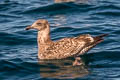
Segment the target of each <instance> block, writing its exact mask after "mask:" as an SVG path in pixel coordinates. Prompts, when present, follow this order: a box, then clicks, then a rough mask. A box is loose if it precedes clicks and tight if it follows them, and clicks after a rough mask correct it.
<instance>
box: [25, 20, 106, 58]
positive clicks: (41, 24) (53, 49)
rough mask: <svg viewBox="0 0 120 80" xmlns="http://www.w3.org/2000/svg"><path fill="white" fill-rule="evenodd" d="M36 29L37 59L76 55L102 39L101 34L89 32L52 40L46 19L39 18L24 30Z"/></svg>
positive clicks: (84, 51)
mask: <svg viewBox="0 0 120 80" xmlns="http://www.w3.org/2000/svg"><path fill="white" fill-rule="evenodd" d="M29 29H37V30H38V37H37V41H38V58H39V59H63V58H68V57H77V56H80V55H82V54H84V53H86V52H87V51H89V50H90V49H91V48H92V47H94V46H96V45H97V44H98V43H100V42H101V41H103V39H102V38H103V37H104V36H106V35H107V34H103V35H100V36H97V37H92V36H91V35H89V34H84V35H80V36H77V37H71V38H63V39H61V40H58V41H52V40H51V38H50V27H49V23H48V21H47V20H44V19H39V20H37V21H36V22H34V23H33V24H32V25H31V26H28V27H27V28H26V30H29Z"/></svg>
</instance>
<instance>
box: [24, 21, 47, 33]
mask: <svg viewBox="0 0 120 80" xmlns="http://www.w3.org/2000/svg"><path fill="white" fill-rule="evenodd" d="M46 28H49V23H48V21H47V20H45V19H39V20H37V21H35V22H34V23H33V24H32V25H30V26H28V27H26V30H29V29H36V30H38V31H42V30H44V29H46Z"/></svg>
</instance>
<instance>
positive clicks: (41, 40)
mask: <svg viewBox="0 0 120 80" xmlns="http://www.w3.org/2000/svg"><path fill="white" fill-rule="evenodd" d="M37 42H38V46H41V45H47V44H49V43H50V42H51V39H50V30H49V29H46V30H44V31H38V37H37Z"/></svg>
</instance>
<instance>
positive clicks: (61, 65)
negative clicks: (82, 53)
mask: <svg viewBox="0 0 120 80" xmlns="http://www.w3.org/2000/svg"><path fill="white" fill-rule="evenodd" d="M73 61H74V60H71V59H64V60H52V61H51V60H50V61H41V60H39V64H40V66H41V67H40V76H41V77H43V78H56V79H74V78H79V77H84V76H85V75H87V74H89V71H88V68H87V66H86V65H85V63H84V62H83V60H81V61H80V63H81V65H79V66H73V65H72V63H73Z"/></svg>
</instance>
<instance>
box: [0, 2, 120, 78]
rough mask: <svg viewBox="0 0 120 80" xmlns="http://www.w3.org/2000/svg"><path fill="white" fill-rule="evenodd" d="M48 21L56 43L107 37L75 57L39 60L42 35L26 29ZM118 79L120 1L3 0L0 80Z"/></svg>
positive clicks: (0, 25) (1, 3)
mask: <svg viewBox="0 0 120 80" xmlns="http://www.w3.org/2000/svg"><path fill="white" fill-rule="evenodd" d="M37 19H47V20H48V21H49V23H50V25H51V26H50V27H51V38H52V40H58V39H61V38H64V37H73V36H78V35H80V34H91V35H93V36H96V35H99V34H104V33H107V34H109V36H107V37H105V41H104V42H102V43H100V44H99V45H97V46H96V47H95V48H93V49H92V50H90V51H89V52H88V53H87V54H86V55H83V56H81V57H82V58H83V59H82V60H81V63H82V65H81V66H72V62H73V59H66V60H55V61H54V60H52V61H45V62H44V61H38V59H37V41H36V37H37V31H35V30H30V31H25V27H26V26H28V25H31V24H32V23H33V22H34V21H36V20H37ZM42 79H44V80H56V79H63V80H71V79H74V80H77V79H78V80H119V79H120V0H82V2H81V1H80V0H75V1H73V2H62V3H56V2H55V1H54V0H0V80H42Z"/></svg>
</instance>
